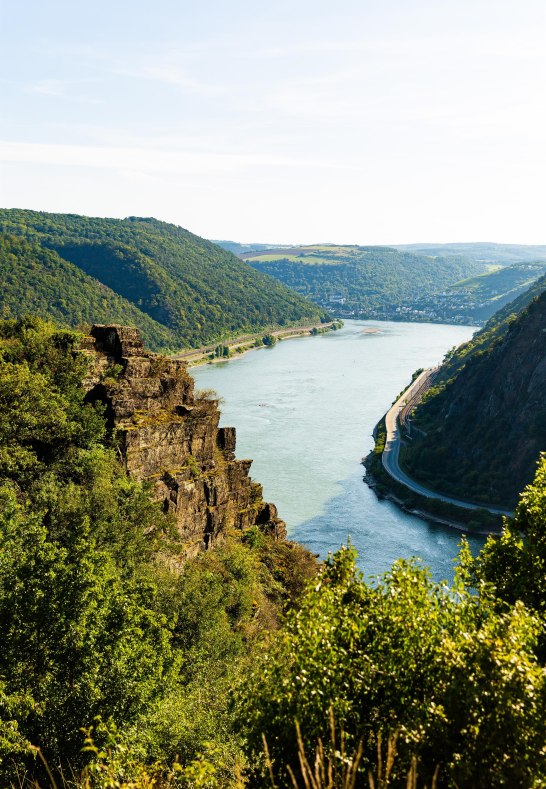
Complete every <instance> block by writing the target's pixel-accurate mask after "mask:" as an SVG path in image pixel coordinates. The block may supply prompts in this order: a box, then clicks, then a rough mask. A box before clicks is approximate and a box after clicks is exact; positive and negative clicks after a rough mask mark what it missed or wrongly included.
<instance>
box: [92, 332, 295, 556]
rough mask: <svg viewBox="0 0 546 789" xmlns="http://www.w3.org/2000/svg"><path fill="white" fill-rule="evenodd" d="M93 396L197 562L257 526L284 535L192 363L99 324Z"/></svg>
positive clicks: (127, 460)
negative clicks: (197, 383) (197, 385)
mask: <svg viewBox="0 0 546 789" xmlns="http://www.w3.org/2000/svg"><path fill="white" fill-rule="evenodd" d="M83 349H84V350H85V351H86V352H88V353H90V354H92V357H93V364H92V366H91V372H90V374H89V378H88V380H87V382H86V387H87V389H88V398H89V400H91V401H101V402H102V403H104V405H105V408H106V415H107V419H108V425H109V429H110V430H111V431H112V433H113V434H114V435H115V441H116V445H117V446H118V448H119V452H120V455H121V458H122V460H123V463H124V464H125V466H126V468H127V471H128V472H129V474H130V475H131V476H132V477H134V478H136V479H139V480H149V481H150V482H151V483H152V484H153V487H154V490H155V495H156V496H157V498H158V499H159V500H160V501H161V502H162V503H163V507H164V509H165V511H166V512H169V513H172V514H173V516H174V518H175V522H176V526H177V528H178V530H179V531H180V533H181V535H182V537H183V539H184V540H185V544H186V554H187V555H188V556H191V555H193V554H195V553H197V552H198V551H199V550H201V549H203V548H207V547H209V546H211V545H212V544H214V543H215V542H217V541H218V540H220V539H222V537H224V536H225V535H226V534H228V533H229V532H230V531H233V530H236V531H243V530H244V529H247V528H249V527H251V526H254V525H257V526H258V527H259V528H260V529H261V530H263V531H265V532H268V533H270V534H272V535H273V536H275V537H276V538H277V539H283V538H284V537H285V536H286V528H285V524H284V522H283V521H282V520H280V519H279V518H278V516H277V509H276V507H275V506H274V505H273V504H268V503H266V502H264V501H263V498H262V486H261V485H259V484H258V483H257V482H253V481H252V480H251V478H250V476H249V469H250V465H251V463H252V461H251V460H237V459H236V458H235V428H232V427H222V428H220V427H218V423H219V419H220V411H219V410H218V401H217V400H214V399H211V398H209V397H208V396H206V395H204V396H199V395H198V394H196V393H195V391H194V381H193V379H192V377H191V376H190V375H189V374H188V372H187V367H186V363H185V362H184V361H181V360H174V359H169V358H166V357H163V356H158V355H156V354H153V353H150V352H148V351H146V350H145V349H144V346H143V344H142V341H141V338H140V334H139V332H138V330H137V329H133V328H129V327H125V326H116V325H111V326H93V329H92V331H91V335H90V336H89V337H88V338H86V340H85V341H84V343H83Z"/></svg>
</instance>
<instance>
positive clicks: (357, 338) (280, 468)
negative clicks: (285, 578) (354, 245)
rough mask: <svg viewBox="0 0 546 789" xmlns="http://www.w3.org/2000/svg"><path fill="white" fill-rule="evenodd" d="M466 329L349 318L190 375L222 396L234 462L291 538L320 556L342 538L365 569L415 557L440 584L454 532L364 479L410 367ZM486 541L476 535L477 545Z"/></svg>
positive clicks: (468, 330) (438, 355)
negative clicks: (377, 428)
mask: <svg viewBox="0 0 546 789" xmlns="http://www.w3.org/2000/svg"><path fill="white" fill-rule="evenodd" d="M473 331H474V329H473V328H472V327H467V326H445V325H437V324H429V323H391V322H379V321H346V322H345V326H344V328H343V329H341V330H340V331H338V332H331V333H328V334H324V335H320V336H318V337H306V338H301V339H293V340H285V341H283V342H280V343H278V344H277V345H276V346H275V347H274V348H264V349H260V350H258V351H253V352H251V353H248V354H246V355H245V356H243V357H241V358H235V359H233V360H231V361H229V362H223V363H220V364H215V365H206V366H203V367H198V368H195V369H193V370H192V374H193V375H194V377H195V379H196V381H197V386H198V387H199V388H202V389H208V388H212V389H215V390H216V391H217V392H218V394H219V396H220V397H222V398H223V399H224V402H223V404H222V405H221V408H222V420H221V424H222V425H232V426H235V427H236V428H237V457H239V458H244V457H248V458H253V460H254V463H253V466H252V476H253V478H254V479H256V480H258V481H259V482H260V483H261V484H262V485H263V487H264V497H265V499H266V500H267V501H272V502H274V503H275V504H276V505H277V507H278V509H279V514H280V516H281V517H282V518H283V519H284V520H285V521H286V523H287V526H288V532H289V536H290V537H291V538H292V539H295V540H299V541H300V542H302V543H304V544H305V545H306V546H307V547H309V548H310V549H311V550H313V551H315V552H316V553H318V554H320V556H321V557H325V556H326V555H327V553H328V551H332V550H336V549H337V548H338V547H339V546H340V545H341V544H342V543H344V542H346V541H347V539H348V537H350V539H351V540H352V542H353V544H354V545H355V546H356V548H357V549H358V551H359V556H360V559H359V563H360V566H361V568H362V569H363V570H364V572H365V573H366V574H372V575H375V574H377V573H380V572H383V571H384V570H386V569H388V568H389V567H390V565H391V564H392V562H393V561H394V560H395V559H397V558H399V557H406V558H407V557H410V556H418V557H421V559H422V560H423V561H424V563H425V564H427V565H428V566H429V567H430V568H431V569H432V572H433V576H434V577H435V578H436V579H437V580H440V579H444V578H447V579H448V580H450V579H451V578H452V576H453V559H454V558H455V556H456V554H457V545H458V542H459V540H460V534H459V533H458V532H456V531H454V530H451V529H449V528H446V527H442V526H437V525H431V524H429V523H427V522H425V521H422V520H421V519H419V518H416V517H414V516H410V515H407V514H405V513H403V512H402V511H400V510H399V509H398V508H397V507H396V506H395V505H393V504H391V503H390V502H385V501H379V500H378V499H377V497H376V496H375V494H374V493H373V491H371V490H370V489H369V488H368V487H367V485H365V484H364V483H363V481H362V476H363V467H362V466H361V460H362V458H363V456H365V455H366V454H367V453H368V452H369V451H370V449H371V448H372V447H373V438H372V430H373V428H374V425H375V424H376V423H377V422H378V420H379V419H380V418H381V416H382V415H383V414H384V413H385V412H386V411H387V409H388V408H389V406H390V405H391V403H392V402H393V401H394V399H395V398H396V396H397V394H398V393H399V392H400V391H401V389H402V388H403V387H404V386H406V385H407V383H408V382H409V380H410V378H411V374H412V372H413V371H414V370H416V369H417V368H419V367H428V366H430V365H433V364H436V363H437V362H439V361H441V360H442V358H443V356H444V354H445V353H446V351H448V350H449V349H450V348H452V347H453V346H454V345H458V344H459V343H461V342H464V341H465V340H467V339H468V338H469V337H470V336H471V335H472V333H473ZM482 544H483V540H482V539H481V538H472V545H473V548H475V549H478V548H479V547H480V546H481V545H482Z"/></svg>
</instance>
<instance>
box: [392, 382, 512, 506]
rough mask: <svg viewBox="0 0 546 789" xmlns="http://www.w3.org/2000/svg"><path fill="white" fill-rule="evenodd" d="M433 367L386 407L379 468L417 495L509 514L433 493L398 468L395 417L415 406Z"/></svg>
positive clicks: (396, 423) (396, 419) (397, 438)
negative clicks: (392, 403) (390, 405)
mask: <svg viewBox="0 0 546 789" xmlns="http://www.w3.org/2000/svg"><path fill="white" fill-rule="evenodd" d="M437 369H438V368H437V367H432V368H430V369H428V370H424V371H423V372H422V373H421V374H420V375H419V376H418V377H417V378H416V379H415V381H413V383H412V384H411V386H409V387H408V388H407V389H406V391H405V392H403V394H402V395H401V396H400V397H399V398H398V400H397V401H396V402H395V403H394V405H393V406H392V407H391V408H390V410H389V411H387V414H386V415H385V427H386V433H387V436H386V440H385V449H384V450H383V455H382V456H381V461H382V463H383V468H384V469H385V471H386V472H387V474H389V476H390V477H392V478H393V479H394V480H396V482H400V483H401V484H402V485H404V486H405V487H406V488H409V489H410V490H413V491H414V492H415V493H419V494H420V495H421V496H426V497H427V498H429V499H439V500H440V501H445V502H447V503H448V504H454V505H455V506H457V507H462V508H463V509H465V510H487V511H488V512H492V513H494V514H495V515H513V513H512V512H510V510H501V509H496V508H495V507H487V506H485V504H473V503H471V502H469V501H463V500H462V499H455V498H451V497H450V496H443V495H442V494H441V493H436V491H434V490H430V489H429V488H425V486H424V485H420V484H419V483H418V482H415V480H413V479H411V477H408V475H407V474H406V473H405V472H404V471H402V469H401V468H400V465H399V455H400V443H401V436H400V427H399V425H398V417H399V415H400V414H401V412H405V414H406V415H409V412H410V411H411V410H412V409H413V408H414V407H415V406H416V405H417V403H418V402H419V400H420V399H421V397H422V396H423V394H424V393H425V392H426V390H427V389H428V388H429V387H430V385H431V381H432V379H433V378H434V375H435V373H436V371H437Z"/></svg>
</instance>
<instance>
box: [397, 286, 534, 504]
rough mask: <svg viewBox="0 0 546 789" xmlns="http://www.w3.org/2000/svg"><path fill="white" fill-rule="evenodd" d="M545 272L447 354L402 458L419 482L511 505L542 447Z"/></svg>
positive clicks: (415, 417)
mask: <svg viewBox="0 0 546 789" xmlns="http://www.w3.org/2000/svg"><path fill="white" fill-rule="evenodd" d="M545 391H546V277H542V278H541V279H540V280H538V281H537V283H535V285H534V286H533V287H532V288H531V289H530V291H529V292H527V293H525V294H523V295H522V296H520V297H519V298H518V299H517V300H516V301H515V302H512V303H511V304H509V305H507V306H505V307H504V308H503V309H502V310H501V311H500V312H499V313H498V314H497V315H495V316H493V318H491V320H490V321H489V322H488V323H487V324H486V326H485V327H484V328H483V329H482V330H481V331H479V332H478V333H477V334H476V335H475V336H474V337H473V338H472V340H470V342H468V343H465V344H464V345H462V346H461V347H460V348H458V349H456V350H455V351H454V352H453V353H451V354H449V355H448V357H447V358H446V360H445V362H444V364H443V365H442V367H441V369H440V373H439V375H438V377H437V379H436V382H435V385H434V386H433V388H432V389H431V390H430V391H429V392H428V393H427V394H426V395H425V397H424V399H423V401H422V403H421V404H420V405H419V406H418V407H417V409H416V410H415V412H414V415H413V426H414V427H415V428H417V430H413V428H412V439H411V441H410V442H409V443H408V445H407V446H406V447H405V448H404V449H403V452H402V455H401V463H402V465H403V466H405V468H407V470H408V471H409V472H410V474H411V475H412V476H413V477H415V478H416V479H418V480H420V481H422V482H424V483H425V484H426V485H428V486H430V487H432V488H434V489H436V490H439V491H441V492H445V493H448V494H455V495H457V496H458V497H460V498H463V499H470V500H475V501H477V502H484V503H488V504H497V505H504V506H506V507H512V506H513V505H514V503H515V501H516V498H517V494H518V491H519V490H521V488H522V487H523V486H524V485H525V484H527V483H529V482H530V481H531V479H532V477H533V474H534V471H535V467H536V462H537V459H538V456H539V453H540V452H541V451H546V402H545V400H544V392H545Z"/></svg>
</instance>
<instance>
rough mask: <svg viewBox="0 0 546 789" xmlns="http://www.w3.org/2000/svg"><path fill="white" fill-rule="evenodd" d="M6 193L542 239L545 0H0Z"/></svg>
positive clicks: (144, 211) (313, 237)
mask: <svg viewBox="0 0 546 789" xmlns="http://www.w3.org/2000/svg"><path fill="white" fill-rule="evenodd" d="M0 12H1V14H0V60H1V61H2V63H1V65H2V68H1V70H0V74H1V76H0V86H1V104H0V107H1V110H0V206H2V207H21V208H33V209H39V210H45V211H63V212H71V213H84V214H90V215H95V216H119V217H123V216H129V215H139V216H156V217H158V218H160V219H164V220H168V221H171V222H175V223H177V224H180V225H183V226H184V227H187V228H188V229H189V230H192V231H193V232H195V233H198V234H199V235H202V236H205V237H208V238H224V239H228V238H229V239H234V240H238V241H265V242H275V241H276V242H303V243H312V242H318V241H330V242H345V243H361V244H366V243H372V244H373V243H389V242H390V243H404V242H412V241H474V240H489V241H512V242H520V243H546V211H545V207H544V199H543V197H544V192H545V189H546V155H545V147H546V128H545V127H546V45H545V41H546V0H517V1H516V0H509V2H506V1H505V0H491V2H489V0H431V1H430V2H424V1H423V0H374V2H371V1H370V0H359V1H358V2H356V1H355V2H353V0H337V2H335V3H333V2H322V0H312V2H311V0H309V1H308V0H291V1H290V2H286V1H285V0H275V2H271V1H270V2H267V3H264V2H260V0H251V1H250V0H249V1H248V2H247V1H246V0H230V2H219V1H218V2H215V1H214V0H200V2H197V0H194V1H193V2H185V1H184V0H178V1H177V2H176V1H175V0H156V2H146V3H145V2H141V0H131V2H127V1H126V0H110V1H109V2H104V0H92V2H85V3H80V2H78V0H71V2H64V1H61V2H59V1H58V0H39V2H36V1H35V0H19V2H16V0H9V1H8V0H0Z"/></svg>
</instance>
